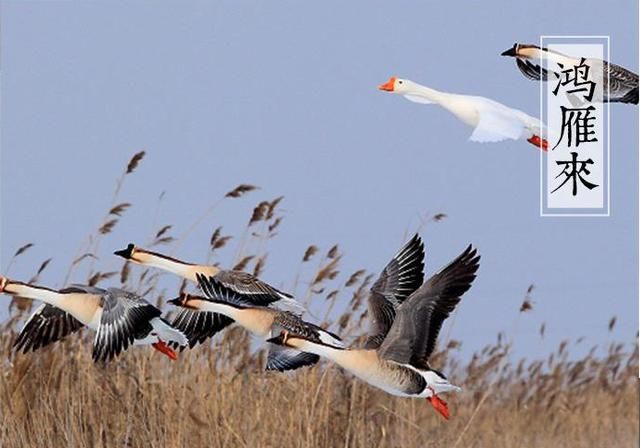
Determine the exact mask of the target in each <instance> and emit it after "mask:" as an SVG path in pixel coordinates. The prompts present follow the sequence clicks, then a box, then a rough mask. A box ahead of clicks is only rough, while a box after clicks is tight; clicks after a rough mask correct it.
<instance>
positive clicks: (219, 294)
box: [196, 274, 273, 308]
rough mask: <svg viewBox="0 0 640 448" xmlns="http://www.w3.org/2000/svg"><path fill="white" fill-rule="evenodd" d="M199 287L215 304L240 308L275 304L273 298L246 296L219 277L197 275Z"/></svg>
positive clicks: (254, 295)
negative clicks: (226, 304)
mask: <svg viewBox="0 0 640 448" xmlns="http://www.w3.org/2000/svg"><path fill="white" fill-rule="evenodd" d="M196 278H197V279H198V285H200V289H201V290H202V292H203V293H204V295H205V296H206V297H207V300H210V301H213V302H223V303H228V304H231V305H234V306H237V307H239V308H247V307H255V306H264V307H266V306H269V304H270V303H272V302H273V300H272V298H271V296H259V295H257V294H244V293H241V292H238V291H237V290H236V289H235V288H232V287H230V286H229V285H228V284H227V283H224V282H223V281H222V280H221V279H220V278H219V277H218V276H217V275H216V276H209V277H207V276H205V275H203V274H196Z"/></svg>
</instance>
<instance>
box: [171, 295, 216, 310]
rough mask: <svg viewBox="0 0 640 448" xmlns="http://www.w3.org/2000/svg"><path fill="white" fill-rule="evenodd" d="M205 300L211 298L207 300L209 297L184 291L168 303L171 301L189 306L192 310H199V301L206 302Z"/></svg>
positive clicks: (180, 305) (177, 304)
mask: <svg viewBox="0 0 640 448" xmlns="http://www.w3.org/2000/svg"><path fill="white" fill-rule="evenodd" d="M205 301H209V300H207V298H205V297H201V296H193V295H190V294H186V293H184V292H183V293H181V294H180V295H179V296H178V297H176V298H175V299H171V300H168V301H167V303H170V304H172V305H175V306H179V307H182V308H189V309H191V310H199V309H200V307H199V306H197V305H198V302H205Z"/></svg>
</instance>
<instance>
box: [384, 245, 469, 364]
mask: <svg viewBox="0 0 640 448" xmlns="http://www.w3.org/2000/svg"><path fill="white" fill-rule="evenodd" d="M479 260H480V256H479V255H477V251H476V250H475V249H473V248H472V247H471V246H469V247H467V249H466V250H465V251H464V252H463V253H462V254H461V255H459V256H458V257H457V258H456V259H455V260H453V261H452V262H451V263H450V264H449V265H447V266H446V267H445V268H444V269H442V270H441V271H440V272H438V273H437V274H435V275H434V276H433V277H431V278H430V279H429V280H428V281H427V282H426V283H425V284H424V285H423V286H422V287H420V289H418V290H417V291H416V292H415V293H413V294H412V295H411V297H409V298H408V299H407V300H406V301H405V302H404V303H403V304H402V305H400V307H398V310H397V316H396V319H395V321H394V322H393V325H392V326H391V329H390V330H389V334H388V336H387V338H386V339H385V340H384V342H383V343H382V345H381V346H380V349H379V355H380V356H381V357H382V358H384V359H388V360H392V361H395V362H398V363H401V364H411V365H413V366H415V367H417V368H425V367H426V366H427V365H428V364H427V361H428V359H429V356H430V355H431V353H432V352H433V350H434V348H435V345H436V340H437V338H438V333H439V332H440V328H441V327H442V323H443V322H444V320H445V319H446V318H447V317H449V314H450V313H451V312H452V311H453V309H454V308H455V307H456V305H457V304H458V302H460V298H461V296H462V295H463V294H464V293H465V292H466V291H467V290H468V289H469V288H470V287H471V283H472V282H473V280H474V279H475V277H476V271H477V270H478V266H479Z"/></svg>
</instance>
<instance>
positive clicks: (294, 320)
mask: <svg viewBox="0 0 640 448" xmlns="http://www.w3.org/2000/svg"><path fill="white" fill-rule="evenodd" d="M423 259H424V245H423V243H422V240H421V239H420V237H419V236H418V235H416V236H414V237H413V238H412V239H411V240H410V241H409V242H408V243H407V244H406V245H405V246H404V247H403V248H402V249H401V250H400V251H399V252H398V253H397V254H396V255H395V256H394V258H393V259H392V260H391V261H390V262H389V263H388V265H387V266H386V268H385V270H384V271H383V274H382V275H381V276H380V278H379V279H378V280H377V281H376V283H375V284H374V286H373V288H372V289H373V290H374V291H375V292H374V293H373V294H372V297H373V299H372V300H375V301H376V303H380V307H379V309H376V313H377V314H374V319H376V320H377V319H378V318H379V319H382V320H384V319H385V318H387V317H388V316H389V315H391V316H392V314H393V312H394V311H393V309H389V308H388V307H387V306H386V304H387V302H389V303H392V304H397V303H400V302H402V301H403V300H404V299H405V298H406V297H407V296H408V295H409V294H410V293H411V292H412V291H414V290H415V289H417V288H418V287H419V286H420V285H421V284H422V280H423V273H422V270H423V268H424V263H423ZM197 276H198V280H199V284H200V289H201V290H202V291H203V292H204V294H205V296H206V297H196V296H187V295H183V296H181V297H179V298H177V299H174V300H172V301H170V302H171V303H173V304H175V305H179V306H182V307H187V308H192V309H198V310H206V311H209V312H215V313H220V314H223V315H225V316H228V317H230V318H231V319H233V320H234V321H236V322H237V323H238V324H240V325H241V326H243V327H244V328H246V329H248V330H249V331H250V332H251V333H253V334H255V335H257V336H259V337H261V338H263V339H269V338H271V337H272V336H273V335H274V334H277V333H278V330H279V329H282V330H285V331H291V332H292V333H294V334H299V332H300V331H308V332H309V334H310V335H312V336H313V337H314V338H315V340H321V341H328V343H330V344H332V345H336V346H341V347H342V342H340V338H339V337H338V336H336V335H334V334H331V333H329V332H328V331H326V330H323V329H322V328H320V327H318V326H316V325H314V324H311V323H308V322H304V321H302V320H301V319H300V318H299V316H297V315H296V314H294V313H291V312H289V311H281V310H275V309H273V308H269V307H268V305H269V301H268V300H264V301H262V302H257V301H256V299H255V297H251V296H247V295H244V294H239V293H237V292H235V291H233V290H231V289H229V288H227V287H226V286H225V285H224V284H223V283H222V282H220V281H219V279H218V277H217V276H215V275H214V276H209V277H207V276H205V275H200V274H197ZM373 343H375V341H374V340H372V341H370V342H368V344H373ZM318 359H319V357H318V355H317V354H312V353H304V352H302V353H301V352H300V351H298V350H292V349H290V348H289V349H287V348H286V347H282V346H280V347H279V348H278V349H276V347H272V349H270V351H269V354H268V357H267V370H280V371H282V370H290V369H294V368H297V367H301V366H303V365H309V364H315V363H316V362H318Z"/></svg>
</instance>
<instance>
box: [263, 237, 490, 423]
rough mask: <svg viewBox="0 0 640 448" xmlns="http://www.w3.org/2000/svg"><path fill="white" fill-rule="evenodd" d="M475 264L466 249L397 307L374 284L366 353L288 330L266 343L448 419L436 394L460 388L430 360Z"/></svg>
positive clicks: (472, 254)
mask: <svg viewBox="0 0 640 448" xmlns="http://www.w3.org/2000/svg"><path fill="white" fill-rule="evenodd" d="M479 259H480V256H478V255H476V250H475V249H472V248H471V246H469V247H468V248H467V249H466V250H465V251H464V252H463V253H462V254H461V255H460V256H459V257H458V258H456V259H455V260H454V261H453V262H451V263H450V264H449V265H448V266H446V267H445V268H444V269H443V270H441V271H440V272H439V273H437V274H435V275H434V276H433V277H431V278H430V279H429V280H428V281H427V282H426V283H424V284H423V285H422V286H420V287H419V288H418V289H417V290H415V291H414V292H413V293H412V294H411V295H410V296H409V297H408V298H407V299H406V300H403V301H401V303H399V304H398V303H397V301H396V300H394V299H393V298H391V296H388V295H386V294H385V293H383V292H381V291H378V290H377V289H376V286H375V285H374V288H373V289H372V291H371V294H370V297H369V311H370V312H371V314H372V315H373V317H374V320H373V325H372V331H371V332H370V336H369V338H368V340H367V343H366V344H365V348H364V349H345V348H343V347H342V346H340V345H338V344H336V343H332V342H331V341H326V340H320V339H318V338H314V337H310V336H309V335H308V334H300V333H296V332H290V331H289V332H287V331H283V332H281V333H280V335H278V336H276V337H275V338H272V339H270V340H269V342H272V343H274V344H279V345H285V346H287V347H293V348H297V349H298V350H304V351H306V352H310V353H315V354H317V355H319V356H323V357H326V358H329V359H331V360H332V361H334V362H335V363H336V364H338V365H339V366H341V367H342V368H344V369H345V370H347V371H349V372H351V373H352V374H354V375H355V376H357V377H358V378H360V379H362V380H363V381H365V382H367V383H369V384H371V385H373V386H375V387H378V388H380V389H382V390H384V391H385V392H388V393H390V394H392V395H397V396H401V397H414V398H426V399H427V400H428V401H429V402H430V403H431V404H432V405H433V407H434V408H435V409H436V410H437V411H438V412H439V413H440V414H441V415H442V416H443V417H444V418H446V419H448V418H449V409H448V406H447V403H446V402H445V401H443V400H442V399H441V398H440V397H439V394H441V393H445V392H451V391H459V390H460V388H459V387H457V386H454V385H452V384H450V383H449V381H447V379H446V377H445V376H444V375H443V374H442V373H440V372H439V371H437V370H435V369H433V368H432V367H431V366H430V365H429V362H428V360H429V357H430V355H431V354H432V353H433V351H434V349H435V346H436V339H437V337H438V333H439V332H440V328H441V327H442V323H443V322H444V320H445V319H446V318H447V317H448V316H449V314H450V313H451V312H452V311H453V309H454V308H455V306H456V305H457V304H458V302H459V301H460V298H461V296H462V295H463V294H464V293H465V292H466V291H467V290H468V289H469V288H470V287H471V283H472V282H473V280H474V278H475V276H476V275H475V273H476V271H477V269H478V266H479V265H478V262H479ZM384 275H385V273H384V272H383V277H384Z"/></svg>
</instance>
